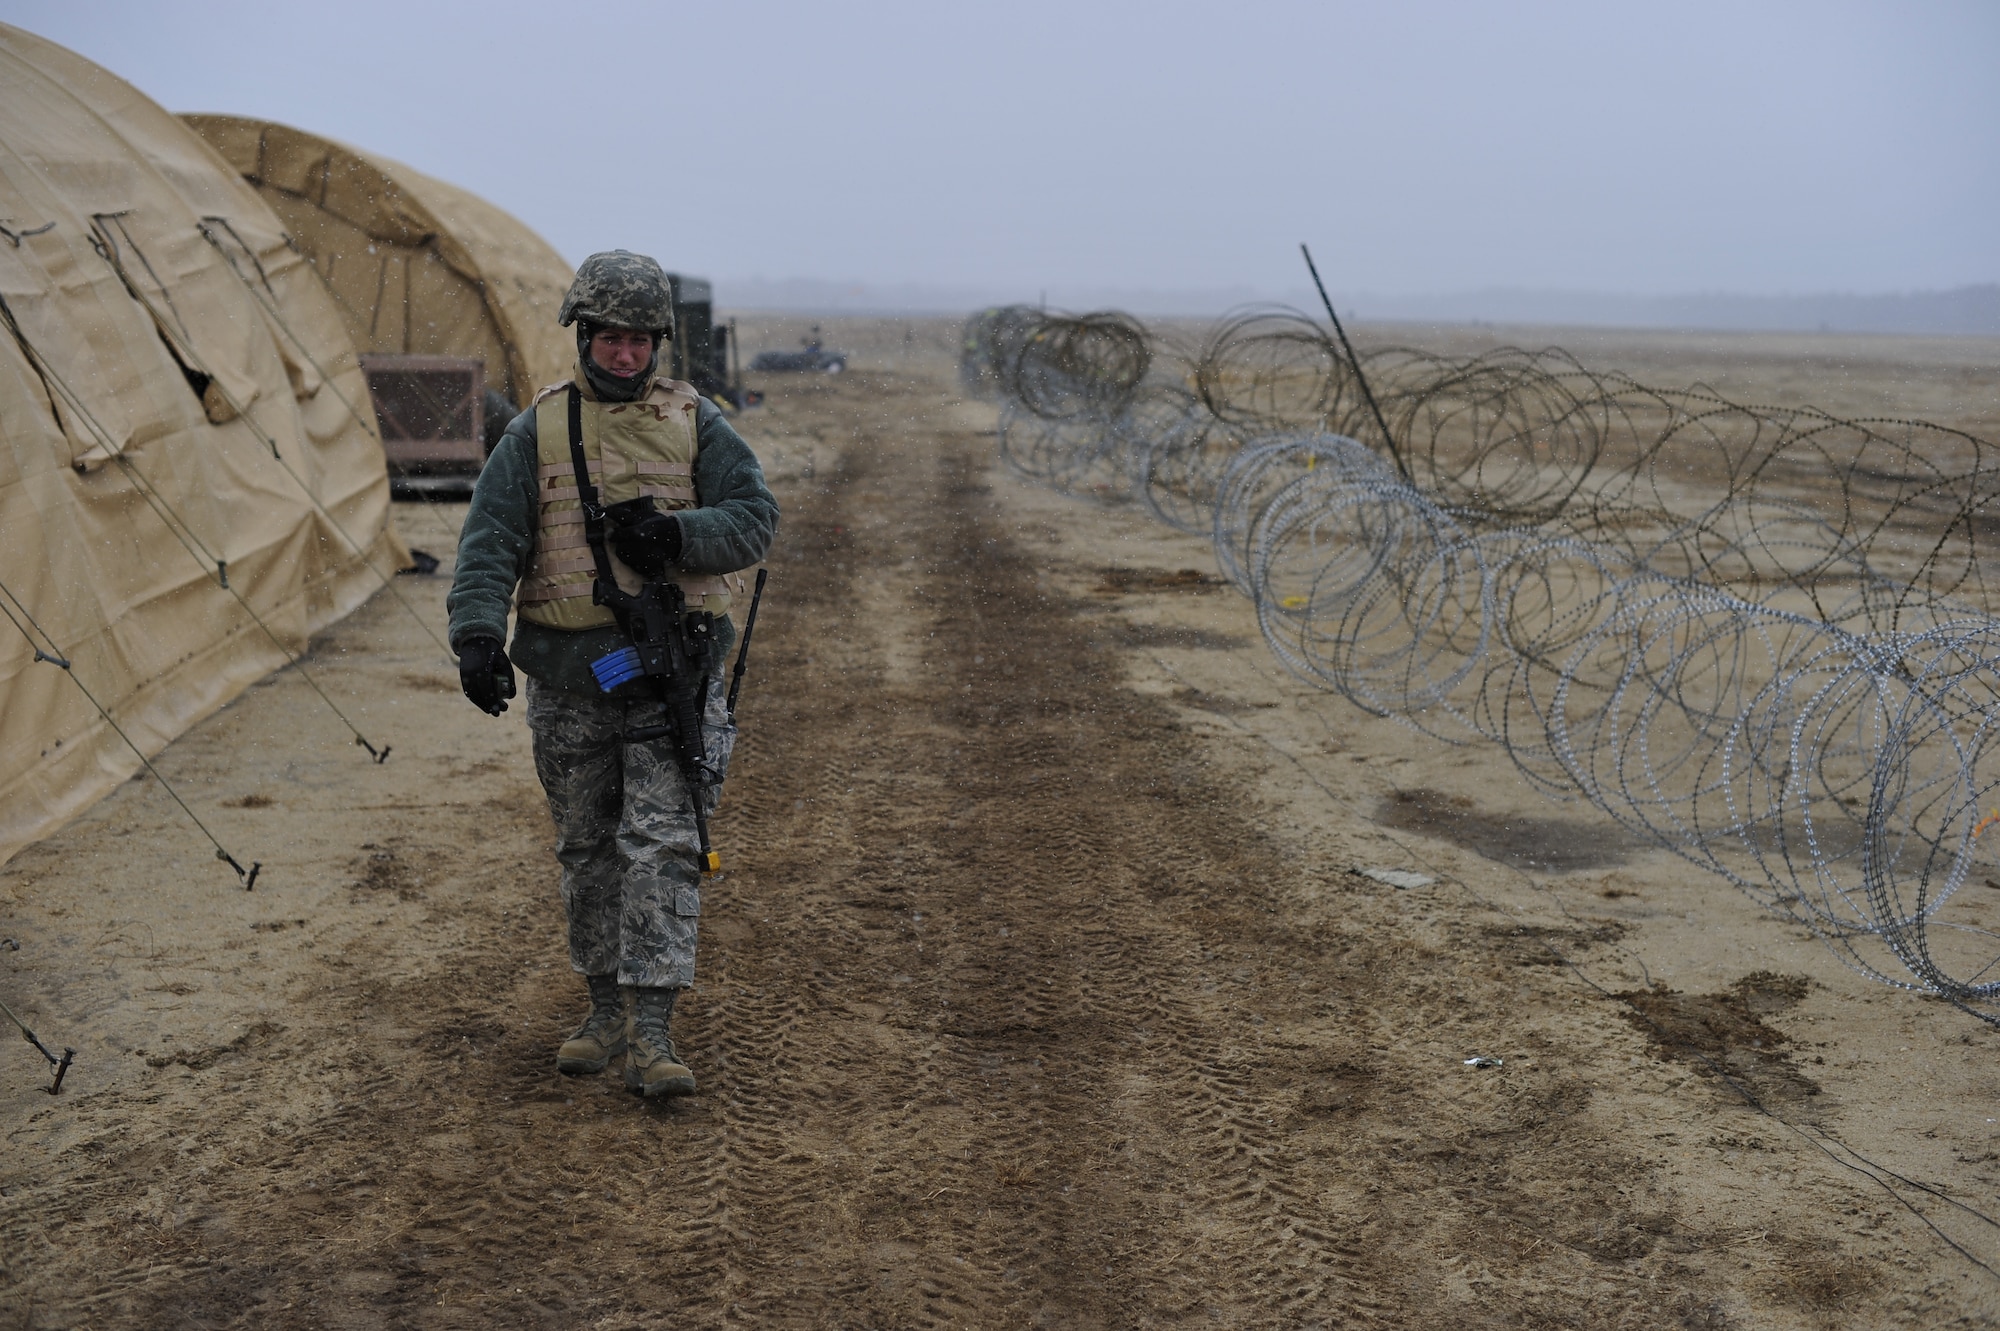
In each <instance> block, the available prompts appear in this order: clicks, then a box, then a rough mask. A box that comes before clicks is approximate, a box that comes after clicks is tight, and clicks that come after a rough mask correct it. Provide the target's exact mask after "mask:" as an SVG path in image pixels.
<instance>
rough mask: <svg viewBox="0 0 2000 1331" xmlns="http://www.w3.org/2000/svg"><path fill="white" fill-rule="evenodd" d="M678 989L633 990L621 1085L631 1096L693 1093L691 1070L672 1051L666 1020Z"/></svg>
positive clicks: (672, 1045) (672, 1012)
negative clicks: (623, 1082) (622, 1084)
mask: <svg viewBox="0 0 2000 1331" xmlns="http://www.w3.org/2000/svg"><path fill="white" fill-rule="evenodd" d="M680 992H681V991H680V990H678V989H643V988H642V989H634V990H633V991H632V1024H631V1028H630V1035H629V1037H628V1038H629V1040H630V1047H629V1048H627V1049H626V1051H625V1087H626V1089H627V1090H629V1091H631V1092H632V1093H633V1094H634V1095H643V1096H645V1097H646V1098H647V1099H649V1100H650V1099H652V1098H653V1097H654V1096H656V1095H693V1094H694V1073H693V1071H692V1070H690V1069H689V1068H688V1066H687V1065H686V1064H685V1063H682V1062H681V1060H680V1057H679V1056H678V1055H677V1054H675V1053H674V1042H673V1041H672V1040H671V1039H669V1038H668V1037H667V1023H668V1020H669V1019H670V1018H671V1017H672V1016H673V1014H674V1000H675V999H676V998H678V997H680Z"/></svg>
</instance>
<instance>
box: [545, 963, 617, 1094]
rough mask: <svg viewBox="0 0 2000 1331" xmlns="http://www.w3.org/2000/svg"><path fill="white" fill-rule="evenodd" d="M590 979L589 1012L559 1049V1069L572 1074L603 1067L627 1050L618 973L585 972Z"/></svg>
mask: <svg viewBox="0 0 2000 1331" xmlns="http://www.w3.org/2000/svg"><path fill="white" fill-rule="evenodd" d="M584 979H586V980H588V981H589V982H590V1015H589V1016H587V1017H585V1018H584V1019H583V1025H582V1026H580V1027H578V1028H577V1032H576V1034H575V1035H572V1036H570V1037H569V1039H567V1040H564V1041H563V1044H562V1048H560V1049H558V1050H556V1071H557V1072H561V1073H566V1074H568V1075H569V1076H572V1077H582V1076H588V1075H589V1074H591V1073H596V1072H602V1071H604V1068H605V1065H606V1064H608V1063H609V1062H611V1060H612V1059H613V1058H615V1057H617V1056H618V1055H619V1054H622V1053H624V1052H625V1026H626V1021H625V1000H624V997H623V996H622V995H621V994H620V993H619V992H618V977H617V976H615V975H586V976H584Z"/></svg>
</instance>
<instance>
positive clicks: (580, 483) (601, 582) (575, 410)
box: [569, 384, 620, 605]
mask: <svg viewBox="0 0 2000 1331" xmlns="http://www.w3.org/2000/svg"><path fill="white" fill-rule="evenodd" d="M569 461H570V466H571V467H573V468H575V470H576V494H577V498H578V499H580V500H581V501H582V502H583V539H584V540H586V541H588V542H590V557H591V558H592V559H593V560H595V561H596V562H597V585H596V586H595V587H594V588H592V589H591V591H592V595H591V599H592V600H593V601H595V602H597V604H599V605H605V604H608V602H607V601H606V600H605V595H604V594H605V592H606V591H613V592H615V591H618V590H620V589H619V586H618V577H617V575H616V574H614V573H613V572H612V571H611V552H610V551H609V550H606V549H605V548H604V505H602V504H600V503H598V502H597V487H596V486H594V485H592V484H591V483H590V461H589V459H587V458H585V457H584V455H583V391H582V390H581V389H579V388H578V387H577V386H576V385H575V384H571V385H570V386H569Z"/></svg>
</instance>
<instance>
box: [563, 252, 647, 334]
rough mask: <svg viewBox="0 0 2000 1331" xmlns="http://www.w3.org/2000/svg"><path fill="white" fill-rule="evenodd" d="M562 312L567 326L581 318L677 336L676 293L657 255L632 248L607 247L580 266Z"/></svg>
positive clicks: (611, 326) (592, 321)
mask: <svg viewBox="0 0 2000 1331" xmlns="http://www.w3.org/2000/svg"><path fill="white" fill-rule="evenodd" d="M556 317H557V319H558V320H559V321H560V322H561V323H562V325H563V326H564V327H568V326H569V325H570V324H572V323H575V322H576V321H577V320H579V319H581V320H583V321H584V322H585V323H588V324H596V325H598V326H599V327H603V328H639V329H643V330H644V331H646V332H649V333H658V334H659V335H660V336H661V337H664V338H667V339H670V340H671V339H672V337H673V335H674V293H673V290H672V288H670V287H669V286H668V285H667V275H666V273H665V272H663V271H661V269H660V265H659V264H658V263H657V262H655V261H654V260H652V259H649V258H647V257H646V256H645V255H643V254H634V253H632V252H631V251H630V250H605V251H603V252H602V253H598V254H593V255H591V256H590V257H589V258H588V259H585V260H584V261H583V264H582V266H580V267H579V268H578V269H577V270H576V281H574V282H572V283H570V284H569V294H568V295H566V296H564V297H563V303H562V310H561V311H560V312H559V313H558V314H557V316H556Z"/></svg>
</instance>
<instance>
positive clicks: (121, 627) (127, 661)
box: [0, 25, 408, 861]
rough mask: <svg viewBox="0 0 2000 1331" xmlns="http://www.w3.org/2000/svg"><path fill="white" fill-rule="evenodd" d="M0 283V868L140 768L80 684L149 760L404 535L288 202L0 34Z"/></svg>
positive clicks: (273, 663)
mask: <svg viewBox="0 0 2000 1331" xmlns="http://www.w3.org/2000/svg"><path fill="white" fill-rule="evenodd" d="M0 300H4V309H0V610H4V611H5V618H4V619H0V861H5V860H6V859H7V858H9V857H10V856H12V855H13V854H14V853H15V852H16V851H17V850H19V849H20V848H21V846H23V845H24V844H26V843H27V842H29V841H32V840H34V839H36V838H38V837H40V836H43V835H46V834H47V833H48V832H50V831H52V830H54V829H55V828H56V827H57V826H58V825H60V824H61V823H62V822H63V821H65V820H66V819H67V818H69V817H71V816H72V815H74V814H76V813H77V812H79V811H81V810H82V809H84V808H86V807H87V806H89V805H90V804H91V803H92V802H94V801H95V800H96V799H97V798H98V797H99V796H100V795H102V794H104V793H105V792H106V791H108V790H109V789H111V788H112V787H113V786H114V785H116V784H117V783H118V782H119V781H121V780H123V779H124V778H126V777H127V776H129V775H131V774H132V772H133V771H135V770H136V769H137V767H138V761H137V759H136V758H135V757H134V756H133V754H132V751H131V750H130V749H129V748H127V747H126V745H125V743H124V741H122V740H121V739H120V738H119V737H118V735H117V733H116V732H115V731H114V730H113V728H112V726H111V724H109V723H108V722H107V721H106V720H105V719H104V717H103V716H102V715H100V713H99V711H98V710H97V707H96V706H94V705H93V704H92V702H91V698H92V697H94V698H95V699H96V702H97V704H101V705H102V707H103V708H104V709H105V710H106V711H108V712H109V713H110V714H111V716H112V717H113V718H114V719H115V721H116V723H117V726H118V727H120V728H122V729H123V731H124V732H125V734H127V735H129V736H130V737H131V738H132V740H133V741H134V742H135V743H136V744H137V745H138V747H139V748H141V749H143V750H144V751H145V752H146V753H148V754H149V755H150V754H152V753H155V752H157V751H159V750H160V749H162V748H164V747H165V746H166V745H167V743H168V742H169V741H170V740H172V739H173V738H174V737H175V736H176V735H178V734H180V733H181V732H182V731H184V730H186V729H187V728H188V727H189V726H190V725H192V724H194V723H195V722H196V721H197V720H199V719H200V718H201V717H203V716H205V715H207V714H209V713H211V712H213V711H215V710H216V709H217V708H219V707H220V706H222V704H224V703H225V702H227V701H228V700H229V699H231V698H233V697H235V696H236V695H237V694H239V693H241V692H242V691H243V690H244V689H245V688H247V687H248V686H249V685H250V684H252V683H253V682H255V681H256V680H258V679H259V678H261V677H262V676H264V675H265V674H267V673H269V672H270V671H271V670H272V669H274V668H276V667H278V666H281V665H283V664H285V662H286V661H288V660H290V659H292V657H293V655H294V654H296V653H297V652H299V651H301V650H303V649H304V646H305V644H306V641H307V639H308V637H309V635H310V634H312V633H313V632H314V631H316V630H318V629H320V628H323V627H324V626H326V625H327V624H329V623H331V622H333V621H334V620H336V619H338V618H340V617H341V616H342V615H344V614H346V613H347V612H348V611H350V610H352V609H353V608H354V607H355V606H357V605H359V604H360V603H361V602H362V601H363V600H364V599H366V598H367V597H368V595H369V594H370V593H371V592H373V591H375V590H376V589H377V588H379V587H380V586H381V585H382V583H383V581H384V579H385V577H393V576H394V571H395V570H396V569H397V568H398V567H400V566H401V565H402V564H404V563H406V562H407V560H408V552H407V550H406V549H405V548H404V547H403V545H402V543H401V542H400V541H399V540H398V539H397V538H396V536H395V535H394V533H393V531H392V530H391V529H390V527H389V525H388V516H389V485H388V478H387V476H386V474H385V472H384V469H383V464H382V452H381V446H380V444H379V443H378V442H377V441H376V439H375V438H374V436H373V434H372V433H371V428H372V422H371V421H370V420H369V418H368V415H367V388H366V386H365V385H364V383H363V381H362V378H361V374H360V371H359V368H358V366H357V364H356V359H355V353H354V347H353V344H352V342H351V341H350V340H349V339H348V337H347V333H346V330H345V328H344V327H343V326H342V322H341V319H340V315H339V312H338V311H337V310H336V308H335V307H334V304H333V301H332V298H331V297H330V296H329V295H328V294H327V291H326V288H325V287H324V286H323V285H322V284H321V282H320V281H319V279H318V277H317V276H316V275H314V273H313V272H312V271H311V269H310V267H309V266H308V265H307V264H306V263H305V262H304V261H303V260H302V259H300V258H299V256H298V255H297V254H295V253H294V252H293V251H292V250H291V249H290V248H289V247H288V246H287V245H286V243H285V238H284V232H283V229H282V226H281V224H280V223H279V221H278V219H277V217H276V216H274V215H273V214H272V212H271V210H270V208H269V207H268V206H266V205H265V203H264V202H263V200H262V199H260V198H259V197H258V196H257V193H256V192H255V191H254V190H252V189H250V188H249V187H248V186H247V185H245V184H244V182H243V181H242V179H241V178H240V177H238V176H237V175H236V173H234V172H233V171H231V170H230V169H229V167H228V165H227V164H226V163H224V162H223V161H222V160H221V159H220V158H219V157H217V156H216V155H215V153H214V152H213V150H211V149H210V148H209V147H208V146H207V145H206V144H204V143H203V142H202V141H201V139H200V138H199V137H197V136H196V135H195V134H194V133H193V132H191V131H190V130H189V129H188V128H187V127H186V126H185V125H183V124H182V123H181V122H180V121H179V120H177V119H176V118H174V117H173V116H172V115H170V114H168V113H167V112H166V111H165V110H163V109H162V108H160V107H159V106H158V105H156V104H154V103H153V102H151V101H149V100H148V99H147V98H146V97H145V96H144V95H142V94H141V93H139V92H138V91H137V90H136V89H134V88H132V87H131V86H130V85H128V84H126V83H124V82H123V81H121V80H119V79H118V78H116V77H114V76H113V75H111V74H110V73H108V72H107V71H105V70H103V69H100V68H98V67H97V66H96V65H93V64H91V63H90V62H89V61H87V60H85V59H83V58H82V57H80V56H78V55H76V54H74V53H72V52H70V51H66V50H64V49H63V48H61V47H59V46H55V45H53V44H51V43H49V42H46V41H43V40H42V39H40V38H38V37H35V36H33V35H31V34H29V33H26V32H23V31H21V30H20V29H18V28H11V27H6V26H4V25H0ZM357 406H358V408H359V410H357V409H356V408H357ZM274 454H275V455H274ZM38 653H39V655H38ZM49 658H56V660H51V659H49ZM58 662H62V663H67V669H65V668H64V665H63V664H59V663H58ZM79 686H81V687H79ZM86 690H87V691H88V696H87V695H86Z"/></svg>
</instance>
